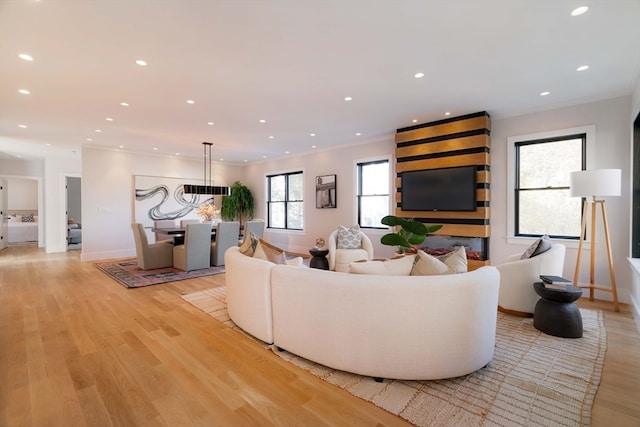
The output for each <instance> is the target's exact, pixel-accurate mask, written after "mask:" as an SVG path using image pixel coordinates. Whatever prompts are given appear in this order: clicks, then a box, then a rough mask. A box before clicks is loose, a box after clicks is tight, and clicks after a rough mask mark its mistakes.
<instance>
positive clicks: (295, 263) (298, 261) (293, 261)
mask: <svg viewBox="0 0 640 427" xmlns="http://www.w3.org/2000/svg"><path fill="white" fill-rule="evenodd" d="M302 261H303V260H302V257H301V256H297V257H295V258H286V259H285V261H284V262H285V264H287V265H293V266H295V267H299V266H301V265H302Z"/></svg>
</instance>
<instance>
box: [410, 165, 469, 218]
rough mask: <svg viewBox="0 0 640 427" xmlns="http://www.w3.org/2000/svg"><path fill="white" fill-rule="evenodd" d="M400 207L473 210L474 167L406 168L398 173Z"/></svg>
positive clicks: (418, 209)
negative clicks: (400, 186) (405, 170)
mask: <svg viewBox="0 0 640 427" xmlns="http://www.w3.org/2000/svg"><path fill="white" fill-rule="evenodd" d="M401 179H402V192H401V205H402V210H403V211H475V210H476V167H475V166H462V167H452V168H441V169H425V170H418V171H408V172H403V173H402V174H401Z"/></svg>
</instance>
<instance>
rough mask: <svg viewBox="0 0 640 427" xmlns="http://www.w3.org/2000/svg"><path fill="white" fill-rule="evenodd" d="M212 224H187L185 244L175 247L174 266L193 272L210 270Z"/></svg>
mask: <svg viewBox="0 0 640 427" xmlns="http://www.w3.org/2000/svg"><path fill="white" fill-rule="evenodd" d="M210 251H211V224H187V228H186V231H185V235H184V244H183V245H178V246H174V247H173V266H174V267H175V268H178V269H180V270H184V271H191V270H199V269H201V268H209V252H210Z"/></svg>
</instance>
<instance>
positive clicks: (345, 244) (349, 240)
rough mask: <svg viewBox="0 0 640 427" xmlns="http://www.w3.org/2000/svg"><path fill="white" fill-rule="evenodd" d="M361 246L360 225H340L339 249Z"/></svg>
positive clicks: (358, 247)
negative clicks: (348, 226)
mask: <svg viewBox="0 0 640 427" xmlns="http://www.w3.org/2000/svg"><path fill="white" fill-rule="evenodd" d="M361 247H362V242H361V241H360V227H359V226H358V225H354V226H353V227H350V228H347V227H345V226H343V225H339V226H338V245H337V248H338V249H360V248H361Z"/></svg>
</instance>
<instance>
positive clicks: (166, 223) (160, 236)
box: [153, 220, 176, 243]
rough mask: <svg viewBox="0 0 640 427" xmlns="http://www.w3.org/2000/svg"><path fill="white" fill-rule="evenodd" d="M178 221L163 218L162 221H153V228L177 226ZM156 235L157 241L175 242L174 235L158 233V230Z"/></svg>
mask: <svg viewBox="0 0 640 427" xmlns="http://www.w3.org/2000/svg"><path fill="white" fill-rule="evenodd" d="M175 227H176V222H175V221H174V220H161V221H153V228H175ZM154 234H155V235H156V243H159V242H163V241H171V242H173V237H171V236H169V235H168V234H164V233H158V232H157V231H156V232H155V233H154Z"/></svg>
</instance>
